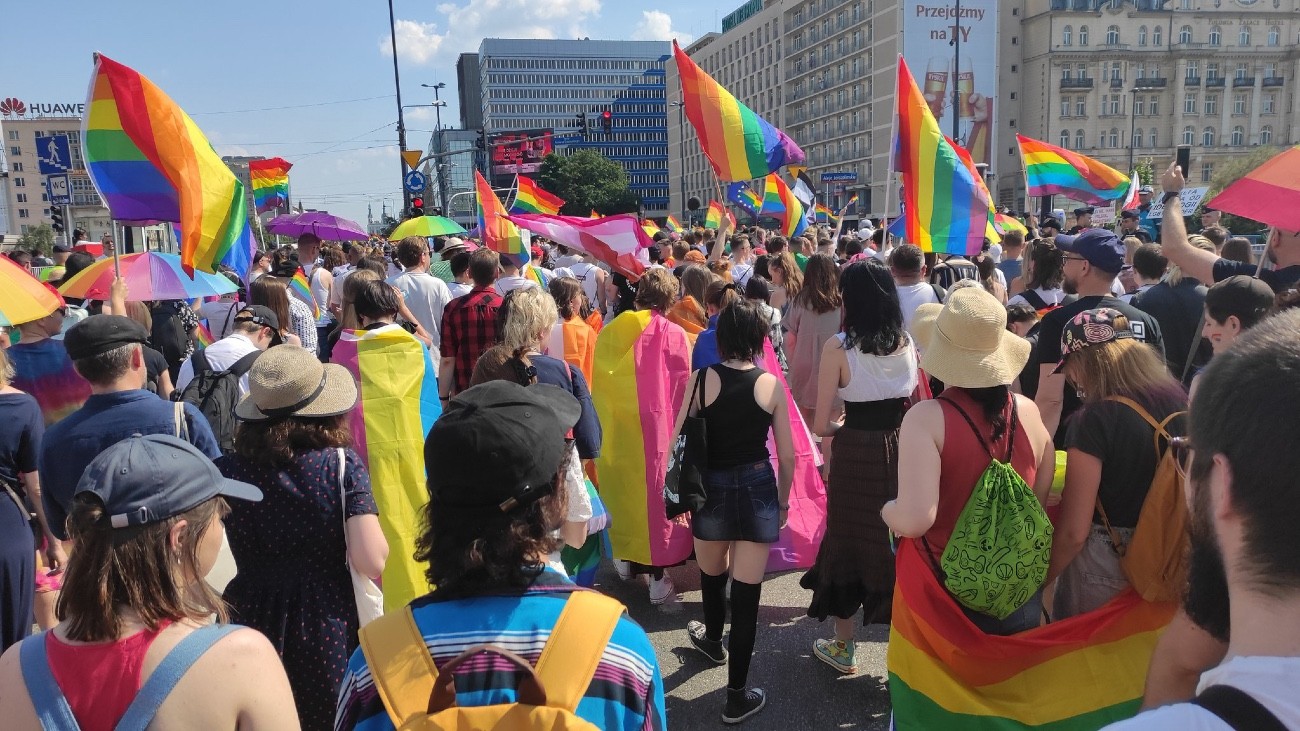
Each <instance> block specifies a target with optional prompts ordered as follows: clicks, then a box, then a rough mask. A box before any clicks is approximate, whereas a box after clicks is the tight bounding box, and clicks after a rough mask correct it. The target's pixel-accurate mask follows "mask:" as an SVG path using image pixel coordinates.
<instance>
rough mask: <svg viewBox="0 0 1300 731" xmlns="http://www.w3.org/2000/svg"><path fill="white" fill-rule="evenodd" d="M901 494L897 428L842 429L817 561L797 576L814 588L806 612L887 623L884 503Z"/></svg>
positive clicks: (888, 559)
mask: <svg viewBox="0 0 1300 731" xmlns="http://www.w3.org/2000/svg"><path fill="white" fill-rule="evenodd" d="M897 494H898V430H897V429H891V430H888V431H864V430H861V429H840V430H839V431H837V432H835V441H833V442H832V443H831V474H830V484H828V485H827V487H826V535H825V537H823V538H822V544H821V548H820V550H818V552H817V562H816V563H815V564H813V567H812V568H811V569H809V570H808V572H807V573H806V574H804V575H803V578H802V579H800V580H799V584H800V586H802V587H803V588H805V589H811V590H812V592H813V597H812V602H811V604H809V606H808V616H809V617H816V618H817V619H818V620H824V619H826V618H827V617H841V618H848V617H852V616H853V615H854V614H855V613H856V612H857V611H858V609H859V608H862V610H863V612H862V623H863V624H877V623H880V624H887V623H888V622H889V619H890V608H891V604H892V602H893V596H894V555H893V552H892V551H890V549H889V533H888V529H887V528H886V527H885V523H884V521H882V520H881V519H880V509H881V508H882V507H884V505H885V503H887V502H889V501H890V500H893V499H894V497H896V496H897Z"/></svg>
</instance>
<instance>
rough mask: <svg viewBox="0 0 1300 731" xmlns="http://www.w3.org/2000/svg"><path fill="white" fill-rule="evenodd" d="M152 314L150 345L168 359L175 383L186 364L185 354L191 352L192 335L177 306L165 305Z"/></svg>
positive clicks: (168, 367) (168, 368) (155, 309)
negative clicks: (182, 366)
mask: <svg viewBox="0 0 1300 731" xmlns="http://www.w3.org/2000/svg"><path fill="white" fill-rule="evenodd" d="M151 314H152V316H153V331H152V332H150V333H149V344H150V345H152V346H153V349H154V350H157V351H158V352H160V353H162V354H163V358H166V359H167V370H168V371H170V373H171V377H172V380H173V381H174V380H176V374H177V373H179V372H180V367H181V364H182V363H184V362H185V353H186V352H187V351H189V346H190V334H189V333H188V332H187V331H186V330H185V322H184V321H183V320H181V316H180V313H178V312H177V311H176V306H175V305H173V304H171V303H165V304H163V305H161V306H159V307H155V308H154V310H153V312H152V313H151Z"/></svg>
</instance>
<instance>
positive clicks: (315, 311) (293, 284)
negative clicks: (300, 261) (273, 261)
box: [289, 267, 320, 319]
mask: <svg viewBox="0 0 1300 731" xmlns="http://www.w3.org/2000/svg"><path fill="white" fill-rule="evenodd" d="M289 294H291V295H293V296H294V297H297V298H298V299H300V300H302V303H303V304H305V305H307V306H308V307H310V308H311V316H312V317H314V318H317V319H319V318H320V305H319V304H317V302H316V298H315V297H314V296H313V295H312V293H311V280H310V279H308V278H307V273H306V272H304V271H303V269H302V267H298V271H297V272H295V273H294V275H293V277H291V278H290V279H289Z"/></svg>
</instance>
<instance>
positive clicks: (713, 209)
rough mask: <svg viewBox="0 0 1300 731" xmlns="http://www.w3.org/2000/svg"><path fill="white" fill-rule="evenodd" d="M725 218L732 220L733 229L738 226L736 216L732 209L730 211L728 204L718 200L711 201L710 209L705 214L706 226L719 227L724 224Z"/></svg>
mask: <svg viewBox="0 0 1300 731" xmlns="http://www.w3.org/2000/svg"><path fill="white" fill-rule="evenodd" d="M724 219H725V220H727V221H730V222H731V228H732V229H733V230H734V229H735V228H736V217H735V216H733V215H731V211H728V210H727V207H726V206H724V205H722V204H721V203H719V202H717V201H709V211H708V213H707V214H705V216H704V227H705V228H712V229H716V228H719V227H720V226H722V221H723V220H724Z"/></svg>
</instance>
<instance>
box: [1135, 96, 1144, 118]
mask: <svg viewBox="0 0 1300 731" xmlns="http://www.w3.org/2000/svg"><path fill="white" fill-rule="evenodd" d="M1146 113H1147V98H1146V97H1144V96H1135V97H1133V116H1135V117H1141V116H1144V115H1146Z"/></svg>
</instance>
